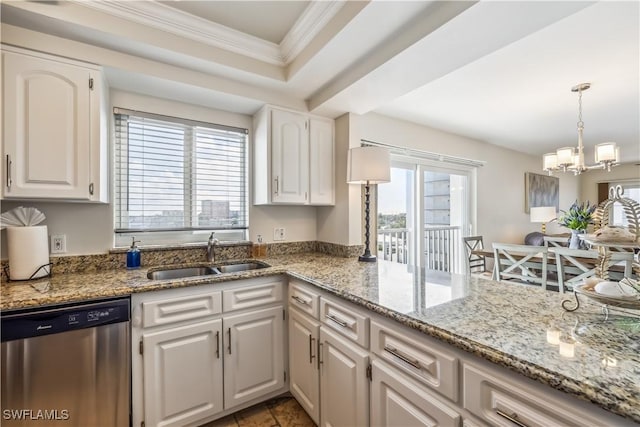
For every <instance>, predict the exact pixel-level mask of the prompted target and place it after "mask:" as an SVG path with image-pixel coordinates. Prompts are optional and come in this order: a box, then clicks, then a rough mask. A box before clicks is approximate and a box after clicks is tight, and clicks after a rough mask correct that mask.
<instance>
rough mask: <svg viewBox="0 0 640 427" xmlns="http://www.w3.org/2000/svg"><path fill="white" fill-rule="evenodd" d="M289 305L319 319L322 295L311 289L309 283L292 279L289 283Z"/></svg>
mask: <svg viewBox="0 0 640 427" xmlns="http://www.w3.org/2000/svg"><path fill="white" fill-rule="evenodd" d="M289 305H291V306H292V307H295V308H297V309H298V310H300V311H302V312H303V313H306V314H308V315H309V316H311V317H313V318H315V319H317V318H318V312H319V311H320V308H319V305H320V295H318V294H317V293H316V292H313V291H312V290H311V289H309V285H305V284H304V283H302V282H298V281H292V282H291V283H290V284H289Z"/></svg>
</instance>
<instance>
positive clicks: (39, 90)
mask: <svg viewBox="0 0 640 427" xmlns="http://www.w3.org/2000/svg"><path fill="white" fill-rule="evenodd" d="M2 58H3V79H4V81H3V83H4V100H3V109H4V138H3V139H4V159H3V164H4V167H6V168H8V170H7V171H5V177H4V178H5V182H4V185H3V190H4V191H3V196H4V197H5V198H49V199H51V198H62V199H84V200H89V199H90V189H89V184H90V180H91V175H90V164H91V162H90V157H91V152H90V141H91V114H90V111H91V102H90V97H91V91H90V89H89V81H90V78H91V72H92V70H89V69H86V68H82V67H79V66H74V65H70V64H65V63H62V62H56V61H51V60H48V59H43V58H36V57H32V56H27V55H21V54H16V53H12V52H4V53H3V54H2Z"/></svg>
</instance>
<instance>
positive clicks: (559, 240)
mask: <svg viewBox="0 0 640 427" xmlns="http://www.w3.org/2000/svg"><path fill="white" fill-rule="evenodd" d="M544 245H545V246H546V247H548V248H550V247H551V248H566V247H567V246H569V237H567V236H544Z"/></svg>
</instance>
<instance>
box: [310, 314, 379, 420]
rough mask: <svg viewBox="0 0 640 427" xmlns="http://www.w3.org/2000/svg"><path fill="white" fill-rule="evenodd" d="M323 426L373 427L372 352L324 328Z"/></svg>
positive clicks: (321, 333) (321, 417) (321, 407)
mask: <svg viewBox="0 0 640 427" xmlns="http://www.w3.org/2000/svg"><path fill="white" fill-rule="evenodd" d="M319 357H320V403H321V405H320V425H321V426H335V427H337V426H367V425H369V379H368V378H367V368H368V366H369V352H368V351H366V350H364V349H362V348H361V347H359V346H358V345H357V344H355V343H353V342H350V341H348V340H347V339H345V338H342V337H340V336H339V335H337V334H335V333H333V332H331V331H329V330H328V329H327V328H326V327H325V326H322V327H321V328H320V351H319Z"/></svg>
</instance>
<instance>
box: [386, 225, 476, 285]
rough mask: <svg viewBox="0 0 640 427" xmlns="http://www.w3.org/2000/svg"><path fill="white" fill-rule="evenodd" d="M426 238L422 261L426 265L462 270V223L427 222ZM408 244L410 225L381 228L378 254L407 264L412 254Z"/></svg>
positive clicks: (426, 266) (437, 268)
mask: <svg viewBox="0 0 640 427" xmlns="http://www.w3.org/2000/svg"><path fill="white" fill-rule="evenodd" d="M424 239H425V242H424V263H423V264H424V267H425V268H426V269H429V270H437V271H447V272H451V273H461V272H462V269H463V266H464V263H463V258H462V257H463V247H462V237H461V235H460V227H458V226H426V227H425V229H424ZM408 246H409V230H408V229H406V228H389V229H379V230H378V257H379V258H380V259H384V260H385V261H393V262H398V263H401V264H406V263H407V261H408V258H409V251H408Z"/></svg>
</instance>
